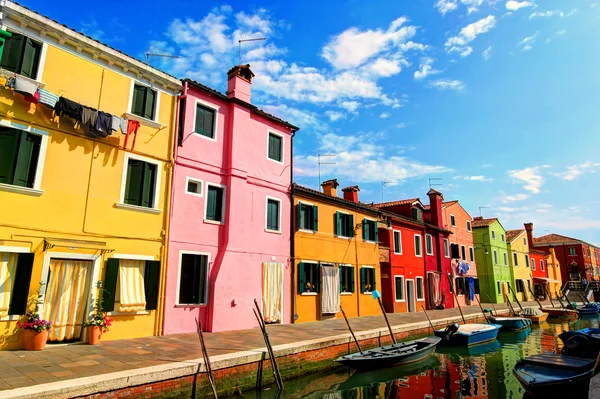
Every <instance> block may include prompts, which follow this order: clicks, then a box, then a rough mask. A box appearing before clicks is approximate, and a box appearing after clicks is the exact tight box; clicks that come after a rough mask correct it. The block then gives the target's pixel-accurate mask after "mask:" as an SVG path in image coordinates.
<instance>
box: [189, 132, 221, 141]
mask: <svg viewBox="0 0 600 399" xmlns="http://www.w3.org/2000/svg"><path fill="white" fill-rule="evenodd" d="M194 134H197V135H198V136H200V138H203V139H204V140H208V141H212V142H213V143H216V142H217V139H216V138H214V137H208V136H207V135H205V134H202V133H198V132H194Z"/></svg>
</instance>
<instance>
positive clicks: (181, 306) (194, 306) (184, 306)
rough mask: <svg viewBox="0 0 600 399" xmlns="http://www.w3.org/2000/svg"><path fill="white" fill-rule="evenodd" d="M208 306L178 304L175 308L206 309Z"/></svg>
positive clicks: (204, 304) (201, 304) (202, 304)
mask: <svg viewBox="0 0 600 399" xmlns="http://www.w3.org/2000/svg"><path fill="white" fill-rule="evenodd" d="M206 305H207V304H206V303H191V304H188V305H186V304H180V303H177V304H175V307H176V308H201V307H204V306H206Z"/></svg>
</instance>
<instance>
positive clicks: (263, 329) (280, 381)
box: [252, 299, 283, 391]
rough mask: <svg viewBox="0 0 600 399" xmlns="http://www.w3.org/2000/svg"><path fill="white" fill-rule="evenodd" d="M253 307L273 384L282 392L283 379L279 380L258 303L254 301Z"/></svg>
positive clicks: (273, 354)
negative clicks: (269, 362) (273, 380)
mask: <svg viewBox="0 0 600 399" xmlns="http://www.w3.org/2000/svg"><path fill="white" fill-rule="evenodd" d="M254 306H255V307H256V309H252V310H253V311H254V316H255V317H256V321H258V325H259V326H260V329H261V331H262V334H263V338H264V339H265V344H266V345H267V350H268V351H269V358H270V360H271V367H272V368H273V375H274V377H275V382H276V383H277V388H279V390H280V391H283V379H282V378H281V373H280V372H279V366H277V359H275V353H274V352H273V347H272V346H271V340H270V339H269V334H268V333H267V327H266V326H265V321H264V319H263V315H262V312H261V311H260V306H258V302H257V301H256V299H254Z"/></svg>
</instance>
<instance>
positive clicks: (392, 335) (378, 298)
mask: <svg viewBox="0 0 600 399" xmlns="http://www.w3.org/2000/svg"><path fill="white" fill-rule="evenodd" d="M377 302H379V307H380V308H381V313H383V318H384V319H385V324H387V328H388V330H390V337H392V343H393V344H395V343H396V337H394V333H393V331H392V326H390V321H389V320H388V318H387V315H386V314H385V308H384V307H383V303H382V302H381V297H380V296H378V297H377Z"/></svg>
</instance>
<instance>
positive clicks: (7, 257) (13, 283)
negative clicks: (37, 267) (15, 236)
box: [0, 252, 35, 316]
mask: <svg viewBox="0 0 600 399" xmlns="http://www.w3.org/2000/svg"><path fill="white" fill-rule="evenodd" d="M34 256H35V255H34V254H32V253H13V252H0V276H2V294H3V295H2V301H1V302H0V316H4V315H8V316H13V315H23V314H25V313H26V311H27V300H28V295H29V284H30V282H31V271H32V269H33V258H34Z"/></svg>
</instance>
